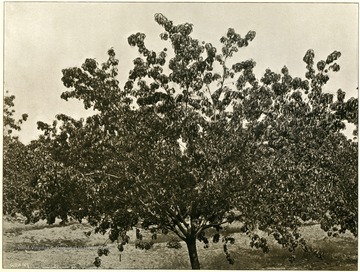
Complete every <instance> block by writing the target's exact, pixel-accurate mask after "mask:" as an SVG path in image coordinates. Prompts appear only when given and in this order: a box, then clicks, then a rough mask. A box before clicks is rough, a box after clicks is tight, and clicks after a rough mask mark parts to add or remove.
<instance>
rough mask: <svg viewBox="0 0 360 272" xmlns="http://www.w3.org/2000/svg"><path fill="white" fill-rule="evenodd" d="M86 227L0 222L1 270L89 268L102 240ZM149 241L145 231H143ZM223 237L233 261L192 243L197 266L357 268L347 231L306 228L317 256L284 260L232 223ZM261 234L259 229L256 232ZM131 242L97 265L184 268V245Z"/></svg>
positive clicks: (161, 238) (284, 254) (162, 240)
mask: <svg viewBox="0 0 360 272" xmlns="http://www.w3.org/2000/svg"><path fill="white" fill-rule="evenodd" d="M88 230H91V227H90V226H88V225H86V224H78V223H71V224H69V225H67V226H58V225H54V226H47V225H46V224H45V223H44V222H39V223H37V224H35V225H23V224H22V223H20V222H8V221H4V223H3V268H88V269H93V268H95V267H94V265H93V261H94V258H95V257H96V256H97V248H98V247H99V246H101V245H102V244H103V243H104V242H105V241H106V236H103V235H100V234H92V235H91V236H90V237H87V236H86V235H85V234H84V232H86V231H88ZM143 233H144V237H145V239H150V236H151V235H150V232H149V233H148V232H143ZM225 233H226V234H227V235H233V236H234V237H235V238H236V242H235V244H234V245H231V246H230V247H229V250H230V252H231V254H232V256H233V257H234V259H235V264H234V265H229V264H228V263H227V261H226V259H225V256H224V253H223V250H222V243H217V244H214V243H212V242H211V243H210V247H209V248H207V249H205V248H204V247H203V244H201V243H198V254H199V259H200V263H201V267H202V268H203V269H218V270H223V269H226V270H229V269H236V270H244V269H246V270H250V269H251V270H252V269H262V270H264V269H272V270H274V269H276V270H283V269H286V270H298V269H301V270H314V269H315V270H357V239H355V238H354V237H352V236H351V235H345V236H344V237H339V238H328V237H327V236H326V235H325V233H324V232H322V231H321V230H320V229H319V227H318V226H307V227H305V229H304V232H303V233H304V236H306V237H307V239H308V241H309V243H311V245H313V246H315V247H317V248H319V249H321V250H322V251H323V252H324V257H323V259H318V258H317V257H315V256H314V255H312V254H309V253H303V252H301V251H299V252H297V253H296V255H297V258H296V260H295V261H294V262H293V263H290V262H289V260H288V258H289V257H290V253H289V252H288V251H287V250H284V249H282V248H280V247H279V246H278V245H277V244H275V243H273V241H271V239H270V246H271V249H270V253H268V254H264V253H262V252H261V251H260V250H255V249H252V248H250V247H249V242H250V241H249V238H248V237H246V236H244V235H242V234H240V233H238V226H237V225H230V226H228V227H227V228H226V229H225ZM260 234H261V233H260ZM130 237H131V243H130V245H127V246H126V247H125V251H124V252H123V253H122V254H121V261H120V260H119V257H120V252H119V251H118V250H117V248H116V244H110V245H109V249H110V255H109V256H106V257H101V258H102V266H101V267H102V268H107V269H190V263H189V258H188V253H187V249H186V245H185V244H184V243H183V242H182V248H181V249H169V248H167V247H166V243H167V241H169V240H170V239H172V238H174V236H171V235H170V236H169V235H162V234H160V235H158V240H157V241H156V242H155V244H154V247H153V248H152V249H150V250H148V251H145V250H140V249H136V248H135V247H134V245H133V243H134V240H135V233H131V234H130Z"/></svg>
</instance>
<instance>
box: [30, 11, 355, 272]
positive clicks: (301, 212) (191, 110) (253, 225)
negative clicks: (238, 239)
mask: <svg viewBox="0 0 360 272" xmlns="http://www.w3.org/2000/svg"><path fill="white" fill-rule="evenodd" d="M155 21H156V22H157V23H158V24H159V25H160V26H161V27H162V29H163V32H162V33H161V34H160V39H161V40H162V41H163V42H164V43H167V44H169V45H170V47H171V49H172V50H169V49H168V48H167V47H165V46H164V49H163V50H161V51H160V52H155V51H153V50H151V49H150V48H148V47H147V46H146V42H145V38H146V36H145V34H143V33H136V34H133V35H131V36H129V37H128V43H129V45H130V46H132V47H135V48H136V49H137V51H138V57H137V58H135V59H134V61H133V65H134V66H133V68H132V69H131V71H130V72H129V76H128V80H127V81H126V83H125V84H124V86H123V87H122V86H120V83H119V81H118V79H117V75H118V73H119V71H118V68H117V66H118V63H119V61H118V59H117V58H116V55H115V52H114V50H113V49H110V50H109V51H108V56H109V57H108V60H107V61H106V62H104V63H102V64H99V63H97V61H96V60H95V59H91V58H88V59H86V60H85V62H84V63H83V64H82V65H81V67H73V68H67V69H64V70H63V71H62V72H63V77H62V81H63V84H64V86H65V87H66V88H68V90H67V91H65V92H63V93H62V95H61V97H62V98H63V99H65V100H68V99H72V98H75V99H79V100H81V101H82V102H83V104H84V107H85V108H86V109H92V110H94V114H93V115H92V116H90V117H88V118H86V119H79V120H76V119H74V118H72V117H70V116H66V115H64V114H59V115H57V120H56V121H54V123H53V124H52V125H49V124H45V123H42V122H39V123H38V126H39V128H40V129H42V130H43V133H44V134H43V135H42V136H41V138H40V139H39V140H38V141H36V142H34V143H33V145H34V150H36V151H37V152H40V154H43V155H40V154H39V157H38V158H41V157H42V156H45V157H46V158H47V159H46V160H42V162H41V163H40V161H39V164H37V165H39V166H38V169H37V170H36V171H34V175H33V176H32V177H33V178H32V186H33V188H36V190H35V191H36V192H37V194H38V198H37V199H38V202H37V203H38V204H37V217H36V219H37V218H48V222H49V223H53V222H54V219H55V218H56V217H60V218H62V219H63V220H66V219H67V218H68V217H72V218H76V219H77V220H79V221H81V220H82V219H87V220H88V221H89V222H90V224H92V225H93V226H94V227H95V231H96V232H101V233H104V234H105V233H106V234H108V235H109V238H110V240H111V241H117V242H118V243H119V246H118V248H119V250H120V251H122V250H124V245H125V244H126V243H127V242H128V236H127V235H126V232H127V231H129V230H130V229H132V228H133V227H136V226H138V225H139V224H142V226H143V227H144V228H148V227H149V226H151V227H152V229H153V230H154V234H156V231H157V230H158V231H162V232H164V233H167V232H173V233H175V234H176V235H177V236H178V237H179V238H180V239H181V240H183V241H184V242H185V243H186V245H187V249H188V253H189V259H190V264H191V267H192V268H193V269H199V268H200V263H199V259H198V254H197V247H196V245H197V241H200V242H202V243H204V246H205V247H208V246H209V240H210V239H212V241H213V242H219V241H220V237H221V236H220V235H221V230H222V226H224V225H225V224H229V223H232V222H234V221H239V222H241V223H242V224H243V227H242V229H241V230H242V231H243V232H244V233H246V234H247V235H249V236H250V237H251V238H252V242H251V246H253V247H256V248H261V249H262V250H263V251H264V252H268V250H269V246H268V243H267V240H266V238H265V237H259V236H258V235H257V234H256V233H255V231H256V229H260V230H262V231H264V232H266V233H268V234H271V235H273V236H274V238H275V239H276V240H277V241H278V242H279V243H280V244H282V245H283V246H284V247H287V248H289V250H290V251H294V250H295V249H296V248H298V247H301V248H303V249H304V250H309V247H308V246H307V245H306V242H305V240H304V239H303V238H302V237H301V232H300V227H301V226H302V224H303V223H304V222H307V221H309V220H314V221H316V222H319V223H321V226H322V227H323V229H324V230H325V231H328V232H329V233H330V234H331V235H333V234H337V233H341V232H345V231H346V230H349V231H351V232H352V233H354V234H355V235H357V142H356V141H353V140H348V139H346V137H345V136H344V135H343V134H342V130H343V129H344V128H345V121H347V122H349V123H354V124H357V107H358V104H357V100H356V99H354V98H351V99H349V100H345V98H344V96H345V93H344V92H343V91H341V90H339V91H338V93H337V97H336V99H334V97H333V95H332V94H330V93H326V92H324V91H323V87H324V86H325V84H326V83H327V81H328V80H329V75H330V74H331V73H333V72H337V71H338V70H339V69H340V67H339V65H338V64H337V63H336V60H337V59H338V58H339V57H340V55H341V54H340V52H337V51H334V52H333V53H331V54H330V55H329V57H328V58H327V59H326V60H320V61H318V62H317V64H316V65H315V62H314V59H315V54H314V52H313V51H312V50H309V51H307V52H306V55H305V57H304V62H305V63H306V65H307V66H306V68H307V72H306V75H305V78H303V79H302V78H299V77H295V78H293V77H291V76H290V74H289V71H288V69H287V68H286V67H284V68H283V69H282V70H281V73H275V72H273V71H271V70H269V69H268V70H266V71H265V73H264V75H263V76H262V77H261V78H260V80H259V79H257V78H256V76H255V74H254V72H253V68H254V67H255V65H256V63H255V61H253V60H252V59H249V60H243V61H240V62H236V61H235V58H236V53H237V52H238V51H239V50H241V49H242V48H244V47H246V46H248V45H249V43H250V42H251V41H252V40H253V39H254V38H255V32H254V31H249V32H248V33H247V34H246V35H245V36H241V35H240V34H238V33H236V31H235V30H234V29H232V28H230V29H228V31H227V33H226V35H225V36H223V37H221V39H220V42H221V48H220V49H217V48H215V47H214V46H213V45H212V44H211V43H206V42H203V41H199V40H197V39H195V38H193V37H192V36H191V33H192V30H193V26H192V25H191V24H189V23H185V24H179V25H176V24H174V23H173V22H172V21H171V20H169V19H167V18H166V17H165V16H164V15H162V14H155ZM170 51H171V52H170ZM355 133H356V132H355ZM39 215H40V216H39ZM28 216H29V217H30V218H33V215H31V214H30V213H29V214H28ZM36 219H35V220H36ZM209 229H214V230H213V231H212V232H210V231H208V230H209ZM210 233H211V235H212V237H209V235H210ZM137 235H138V238H139V240H141V239H140V238H141V236H140V234H139V233H137ZM154 237H155V236H154ZM222 241H223V243H224V253H225V256H226V258H227V260H228V261H229V263H230V264H231V263H233V262H234V259H233V258H232V257H231V255H230V253H229V250H228V247H227V245H228V244H229V243H233V242H234V240H233V238H232V237H227V236H225V237H223V239H222ZM144 247H145V248H146V245H144ZM100 253H101V254H99V255H102V254H105V253H104V252H103V251H101V252H100ZM106 253H108V252H107V251H106ZM105 255H106V254H105ZM100 264H101V260H100V258H99V257H97V259H96V261H95V265H96V266H100Z"/></svg>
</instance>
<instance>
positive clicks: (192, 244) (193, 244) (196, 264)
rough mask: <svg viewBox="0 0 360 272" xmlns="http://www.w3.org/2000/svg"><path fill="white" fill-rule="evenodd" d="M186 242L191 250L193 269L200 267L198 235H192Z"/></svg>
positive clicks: (189, 250)
mask: <svg viewBox="0 0 360 272" xmlns="http://www.w3.org/2000/svg"><path fill="white" fill-rule="evenodd" d="M185 242H186V245H187V248H188V252H189V257H190V263H191V269H200V262H199V258H198V254H197V250H196V237H190V238H188V239H187V240H186V241H185Z"/></svg>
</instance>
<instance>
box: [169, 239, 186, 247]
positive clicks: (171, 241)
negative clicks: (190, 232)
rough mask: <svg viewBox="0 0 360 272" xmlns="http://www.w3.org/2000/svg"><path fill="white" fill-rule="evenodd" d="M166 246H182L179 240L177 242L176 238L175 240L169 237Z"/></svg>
mask: <svg viewBox="0 0 360 272" xmlns="http://www.w3.org/2000/svg"><path fill="white" fill-rule="evenodd" d="M166 246H167V247H168V248H175V249H179V248H181V247H182V246H181V244H180V242H179V241H178V240H176V239H171V240H170V241H169V242H168V243H167V244H166Z"/></svg>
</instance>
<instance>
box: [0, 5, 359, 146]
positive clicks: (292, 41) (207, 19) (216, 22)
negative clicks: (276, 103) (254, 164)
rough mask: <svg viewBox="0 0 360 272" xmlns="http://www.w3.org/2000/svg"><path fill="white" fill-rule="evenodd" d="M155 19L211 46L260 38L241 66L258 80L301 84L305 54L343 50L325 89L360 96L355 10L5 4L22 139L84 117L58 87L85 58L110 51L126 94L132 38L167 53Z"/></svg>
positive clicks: (7, 86)
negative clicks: (276, 75) (59, 119)
mask: <svg viewBox="0 0 360 272" xmlns="http://www.w3.org/2000/svg"><path fill="white" fill-rule="evenodd" d="M155 13H163V14H164V15H165V16H166V17H168V18H169V19H171V20H173V21H174V23H175V24H179V23H185V22H188V23H192V24H193V25H194V32H193V35H192V36H193V37H195V38H197V39H199V40H200V41H202V40H204V41H206V42H211V43H212V44H213V45H217V44H219V39H220V37H221V36H223V35H225V34H226V31H227V29H228V28H229V27H232V28H234V29H235V31H236V32H238V33H239V34H241V35H242V36H244V35H245V34H246V33H247V32H248V31H249V30H254V31H256V33H257V35H256V38H255V39H254V40H253V42H252V43H251V44H250V45H249V46H248V47H247V48H245V49H242V50H240V51H239V53H238V54H237V55H236V59H237V60H238V61H242V60H245V59H248V58H252V59H253V60H255V61H256V63H257V67H256V69H255V73H256V74H257V76H258V77H261V76H262V74H263V73H264V71H265V69H266V68H271V69H272V70H273V71H276V72H279V71H280V70H281V68H282V67H283V66H284V65H286V66H287V67H288V68H289V71H290V74H291V75H292V76H293V77H295V76H301V77H302V78H304V73H305V65H306V64H305V63H304V62H303V61H302V58H303V56H304V55H305V52H306V51H307V50H308V49H310V48H311V49H314V51H315V61H316V62H317V61H319V60H321V59H326V57H327V55H329V54H330V53H331V52H333V51H334V50H337V51H340V52H341V53H342V56H341V58H340V60H339V61H338V63H339V64H340V66H341V69H340V72H338V73H334V74H331V76H330V82H329V84H328V87H327V89H328V90H329V91H331V92H333V93H335V92H336V91H337V89H339V88H342V89H343V90H344V91H346V92H347V98H349V97H351V96H355V97H357V90H356V88H357V87H358V85H359V84H358V75H359V71H358V62H359V55H358V52H359V50H358V33H359V32H358V4H357V3H353V4H341V3H327V4H325V3H226V4H225V3H224V4H220V3H176V4H172V3H89V2H87V3H79V2H78V3H71V2H54V3H50V2H42V3H40V2H39V3H35V2H28V3H27V2H6V3H5V20H4V22H5V25H4V29H5V31H4V82H5V83H4V91H6V90H8V91H9V92H10V93H11V94H14V95H15V96H16V99H15V105H16V107H15V109H16V112H17V114H18V115H19V116H20V115H21V114H22V113H28V114H29V119H28V121H27V122H25V123H24V125H23V126H22V131H21V132H20V134H19V137H20V140H21V141H23V142H24V143H28V142H29V141H30V140H32V139H36V138H37V135H38V134H39V132H38V131H37V126H36V122H37V121H40V120H41V121H45V122H48V123H49V122H52V120H54V119H55V115H56V114H58V113H65V114H69V115H71V116H73V117H76V118H78V117H81V116H86V115H85V114H86V113H85V111H84V110H83V107H82V104H81V103H79V102H77V101H68V102H66V101H64V100H62V99H60V94H61V93H62V92H63V91H66V90H67V89H66V88H65V87H64V86H63V85H62V82H61V76H62V73H61V70H62V69H64V68H69V67H74V66H77V67H79V66H81V64H82V63H83V62H84V60H85V59H86V58H95V59H96V60H97V61H98V62H99V63H102V62H104V61H106V59H107V54H106V52H107V50H108V49H109V48H111V47H113V48H114V49H115V52H116V54H117V57H118V58H119V60H120V66H119V71H120V74H119V80H120V83H121V87H122V86H123V84H124V83H125V81H126V78H127V76H128V72H129V70H130V69H131V68H132V60H133V59H134V58H136V57H137V56H138V53H137V50H136V49H135V48H131V47H130V46H129V45H128V43H127V38H128V36H130V35H131V34H133V33H136V32H143V33H145V34H146V40H145V43H146V44H147V46H148V47H149V48H154V49H156V50H161V49H162V48H164V47H167V48H169V47H170V46H169V43H168V42H164V41H161V40H160V38H159V34H160V33H161V32H163V31H162V28H161V27H160V26H159V25H158V24H157V23H156V22H155V21H154V14H155Z"/></svg>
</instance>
